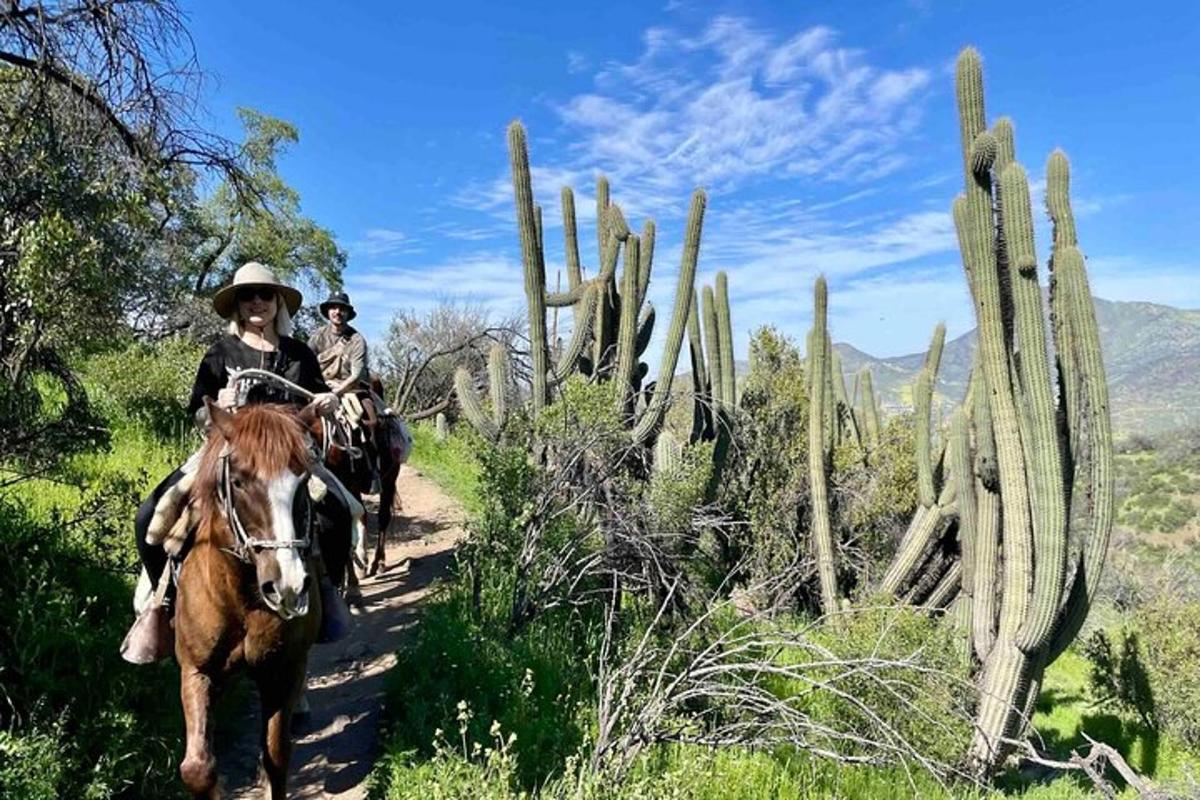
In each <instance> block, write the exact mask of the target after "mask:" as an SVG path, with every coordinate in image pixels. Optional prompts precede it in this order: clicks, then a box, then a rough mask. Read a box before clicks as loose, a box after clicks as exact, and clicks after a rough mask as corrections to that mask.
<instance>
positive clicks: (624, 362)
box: [613, 236, 640, 413]
mask: <svg viewBox="0 0 1200 800" xmlns="http://www.w3.org/2000/svg"><path fill="white" fill-rule="evenodd" d="M639 248H640V244H639V242H638V239H637V237H636V236H630V237H629V238H628V239H627V240H626V242H625V270H624V271H623V272H622V274H621V317H620V321H619V323H618V329H617V371H616V373H615V375H614V376H613V378H614V382H615V383H616V388H615V390H614V392H613V397H614V400H615V402H616V404H617V408H618V409H620V411H621V413H626V412H627V411H628V406H629V397H630V393H631V392H632V389H633V368H634V365H635V364H636V363H637V352H636V348H637V313H638V304H637V293H638V283H637V281H638V261H639V259H640V253H639Z"/></svg>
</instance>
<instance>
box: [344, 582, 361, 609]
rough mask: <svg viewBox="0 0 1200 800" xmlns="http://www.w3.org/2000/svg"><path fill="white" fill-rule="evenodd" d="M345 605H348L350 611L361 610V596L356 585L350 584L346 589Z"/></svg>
mask: <svg viewBox="0 0 1200 800" xmlns="http://www.w3.org/2000/svg"><path fill="white" fill-rule="evenodd" d="M345 599H346V605H348V606H350V612H351V613H354V612H355V611H361V610H362V609H363V596H362V592H361V591H359V588H358V587H357V586H351V587H350V588H349V589H347V590H346V595H345Z"/></svg>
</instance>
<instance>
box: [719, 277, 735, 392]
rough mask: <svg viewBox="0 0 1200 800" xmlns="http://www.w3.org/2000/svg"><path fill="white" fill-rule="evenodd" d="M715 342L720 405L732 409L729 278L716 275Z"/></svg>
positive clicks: (731, 335) (732, 380) (733, 376)
mask: <svg viewBox="0 0 1200 800" xmlns="http://www.w3.org/2000/svg"><path fill="white" fill-rule="evenodd" d="M716 304H717V340H718V341H719V342H720V345H721V405H722V407H724V408H726V409H732V408H733V407H734V406H735V405H737V397H736V394H737V374H736V373H735V372H734V367H733V326H732V324H731V322H730V315H729V278H728V276H726V275H725V273H724V272H723V271H722V272H718V273H717V290H716Z"/></svg>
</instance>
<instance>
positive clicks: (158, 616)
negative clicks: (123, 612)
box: [121, 603, 175, 664]
mask: <svg viewBox="0 0 1200 800" xmlns="http://www.w3.org/2000/svg"><path fill="white" fill-rule="evenodd" d="M174 653H175V629H174V628H173V627H172V626H171V611H170V609H169V608H168V607H167V606H165V605H160V604H158V603H152V604H151V605H150V606H149V607H148V608H147V609H146V610H145V611H143V612H142V613H141V614H139V615H138V618H137V619H136V620H135V621H134V623H133V627H131V628H130V629H129V633H127V634H125V640H124V641H123V642H121V658H123V659H125V660H126V661H128V662H129V663H130V664H152V663H154V662H155V661H162V660H163V659H166V658H170V657H171V656H172V655H173V654H174Z"/></svg>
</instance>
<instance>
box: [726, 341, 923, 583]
mask: <svg viewBox="0 0 1200 800" xmlns="http://www.w3.org/2000/svg"><path fill="white" fill-rule="evenodd" d="M750 347H751V359H750V363H751V368H750V372H749V374H748V375H747V377H746V382H745V390H744V392H743V394H742V399H741V405H740V407H739V410H738V415H737V426H736V432H735V445H734V448H733V452H732V455H731V466H730V468H729V469H728V470H727V471H726V473H725V476H726V480H725V482H724V488H723V491H722V494H721V495H720V497H721V500H722V501H723V502H724V503H725V504H726V505H727V506H728V507H729V508H730V509H731V510H732V511H733V513H734V514H736V515H737V516H739V517H741V518H743V519H745V520H746V521H747V523H748V525H747V526H746V529H745V533H744V535H743V536H742V538H741V539H740V541H739V542H738V545H739V547H740V549H741V551H742V552H743V553H745V554H746V555H747V556H748V560H749V565H750V566H749V575H747V576H746V577H747V579H748V580H749V581H750V582H752V583H756V582H758V581H759V580H762V579H765V578H768V577H771V576H778V575H780V574H783V573H785V572H787V571H789V570H790V571H792V572H794V573H796V574H797V576H798V579H797V580H795V581H792V583H791V585H793V586H797V587H799V589H798V593H799V596H798V599H799V600H800V601H801V605H804V604H805V600H806V599H807V597H808V596H809V595H810V594H811V593H812V591H813V590H812V589H811V588H809V587H807V579H808V577H809V576H811V575H812V573H813V570H812V568H811V555H810V554H811V543H810V541H809V539H808V533H807V532H808V530H809V529H810V522H809V520H810V518H811V513H812V511H811V507H810V500H809V497H810V491H809V465H808V414H809V405H808V377H807V374H806V372H805V365H804V362H803V360H802V359H801V357H800V352H799V351H798V350H797V349H796V347H795V345H794V344H792V342H791V341H789V340H788V339H787V338H785V337H783V336H782V335H780V334H779V333H778V332H776V331H774V330H773V329H771V328H763V329H761V330H759V331H758V333H756V334H755V336H754V338H753V339H752V340H751V343H750ZM913 438H914V426H913V420H912V417H911V416H910V415H903V416H897V417H892V418H891V419H889V420H887V422H886V424H885V425H884V429H883V431H882V433H881V442H880V444H879V446H878V447H877V448H876V450H875V451H874V452H871V453H864V451H863V450H862V449H861V448H860V447H859V446H858V445H857V444H856V443H854V442H844V443H842V444H840V445H839V446H838V447H837V448H835V450H834V455H833V459H832V465H831V467H832V469H831V470H830V472H829V486H830V511H831V516H832V519H831V522H832V525H833V528H834V534H835V538H836V539H837V541H838V542H839V547H840V548H841V552H840V553H839V555H838V558H837V563H839V564H841V565H843V574H842V575H841V576H840V580H841V582H842V583H843V584H844V586H845V587H846V588H847V589H854V588H857V587H861V586H863V585H865V584H866V583H868V581H869V579H870V576H871V574H872V572H873V571H874V570H875V568H876V565H877V564H878V563H879V562H883V561H886V560H887V559H888V558H890V556H891V555H892V553H893V551H894V542H895V540H896V539H898V538H899V535H900V534H901V533H902V532H903V530H904V527H905V526H906V525H907V524H908V521H909V518H910V517H911V515H912V512H913V510H914V509H915V507H916V500H917V498H916V460H915V446H914V443H913ZM760 599H761V600H765V601H766V602H768V603H770V602H772V600H773V598H760Z"/></svg>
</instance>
